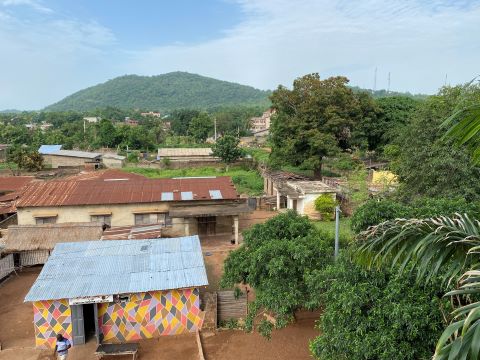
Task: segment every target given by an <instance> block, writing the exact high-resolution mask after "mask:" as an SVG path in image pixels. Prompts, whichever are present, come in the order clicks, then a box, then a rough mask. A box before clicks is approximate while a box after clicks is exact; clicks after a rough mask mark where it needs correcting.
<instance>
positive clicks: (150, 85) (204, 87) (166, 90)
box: [44, 72, 270, 111]
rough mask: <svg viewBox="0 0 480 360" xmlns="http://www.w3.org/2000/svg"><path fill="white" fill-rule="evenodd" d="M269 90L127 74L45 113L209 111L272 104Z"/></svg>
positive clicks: (191, 77) (188, 77) (182, 75)
mask: <svg viewBox="0 0 480 360" xmlns="http://www.w3.org/2000/svg"><path fill="white" fill-rule="evenodd" d="M269 94H270V92H269V91H262V90H258V89H255V88H253V87H250V86H245V85H240V84H236V83H231V82H227V81H221V80H216V79H212V78H209V77H205V76H200V75H196V74H190V73H186V72H172V73H168V74H163V75H158V76H138V75H125V76H120V77H117V78H115V79H112V80H109V81H107V82H105V83H103V84H98V85H95V86H92V87H89V88H86V89H84V90H80V91H78V92H76V93H74V94H72V95H70V96H67V97H66V98H64V99H63V100H60V101H59V102H57V103H55V104H52V105H50V106H47V107H46V108H45V109H44V110H46V111H68V110H74V111H88V110H93V109H96V108H105V107H107V106H113V107H117V108H121V109H140V110H154V111H155V110H162V111H163V110H173V109H179V108H196V109H209V108H214V107H220V106H232V105H252V106H254V105H255V106H256V105H259V106H265V107H267V106H268V105H269V100H268V95H269Z"/></svg>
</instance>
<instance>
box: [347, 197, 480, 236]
mask: <svg viewBox="0 0 480 360" xmlns="http://www.w3.org/2000/svg"><path fill="white" fill-rule="evenodd" d="M455 213H462V214H469V215H470V216H473V217H474V218H476V217H480V202H467V201H466V200H465V199H463V198H455V199H445V198H419V199H416V200H414V201H412V202H410V203H404V202H401V201H399V200H393V199H389V198H384V199H371V200H368V201H367V202H365V203H364V204H362V205H361V206H360V207H358V208H357V209H356V211H355V212H354V214H353V216H352V219H351V226H352V229H353V231H355V232H357V233H358V232H360V231H363V230H366V229H367V228H368V227H370V226H373V225H377V224H380V223H382V222H384V221H387V220H393V219H397V218H416V219H425V218H429V217H435V216H442V215H443V216H453V215H454V214H455Z"/></svg>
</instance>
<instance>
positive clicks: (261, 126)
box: [250, 109, 275, 137]
mask: <svg viewBox="0 0 480 360" xmlns="http://www.w3.org/2000/svg"><path fill="white" fill-rule="evenodd" d="M274 113H275V111H274V110H272V109H268V110H267V111H265V112H264V113H263V114H262V116H258V117H253V118H251V119H250V131H251V132H252V133H253V135H254V136H255V137H263V136H268V134H269V129H270V122H271V117H272V115H273V114H274Z"/></svg>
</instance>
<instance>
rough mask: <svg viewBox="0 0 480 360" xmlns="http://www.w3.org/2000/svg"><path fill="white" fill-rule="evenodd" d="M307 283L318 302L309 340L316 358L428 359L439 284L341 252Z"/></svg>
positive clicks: (438, 320)
mask: <svg viewBox="0 0 480 360" xmlns="http://www.w3.org/2000/svg"><path fill="white" fill-rule="evenodd" d="M308 284H309V285H310V286H311V287H312V288H314V289H315V290H316V294H318V297H316V300H317V301H318V304H315V305H317V306H322V307H323V313H322V315H321V318H320V321H319V322H318V325H317V326H318V329H319V330H320V333H321V335H320V336H318V337H317V338H315V339H314V340H312V341H311V343H310V351H311V353H312V354H313V355H314V356H315V358H317V359H319V360H337V359H377V360H391V359H411V360H417V359H424V360H427V359H430V358H431V356H432V353H433V351H434V349H435V339H436V338H438V337H439V336H440V334H441V332H442V328H443V326H444V321H443V315H442V310H441V309H442V307H443V308H448V305H449V303H448V301H447V300H442V297H441V295H439V294H438V287H436V286H433V285H429V286H425V287H422V286H420V285H416V284H415V278H414V277H413V276H411V275H408V274H404V275H402V276H396V274H395V273H390V272H389V271H382V270H368V269H365V268H364V267H362V266H359V265H357V264H355V263H353V262H351V261H350V258H349V257H348V256H346V254H345V255H343V256H340V258H339V259H338V261H337V262H336V263H335V264H332V265H329V266H328V267H327V268H326V269H324V270H320V271H314V272H312V274H311V275H310V276H309V278H308Z"/></svg>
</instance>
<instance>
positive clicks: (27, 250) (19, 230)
mask: <svg viewBox="0 0 480 360" xmlns="http://www.w3.org/2000/svg"><path fill="white" fill-rule="evenodd" d="M102 226H103V224H102V223H92V222H88V223H65V224H44V225H10V226H9V227H8V232H7V236H6V239H5V241H4V249H3V252H4V253H7V254H8V253H13V254H18V260H17V261H18V266H31V265H37V264H45V262H46V261H47V259H48V257H49V256H50V253H51V252H52V250H53V248H54V247H55V245H56V244H58V243H61V242H73V241H85V240H100V238H101V237H102V235H103V228H102Z"/></svg>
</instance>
